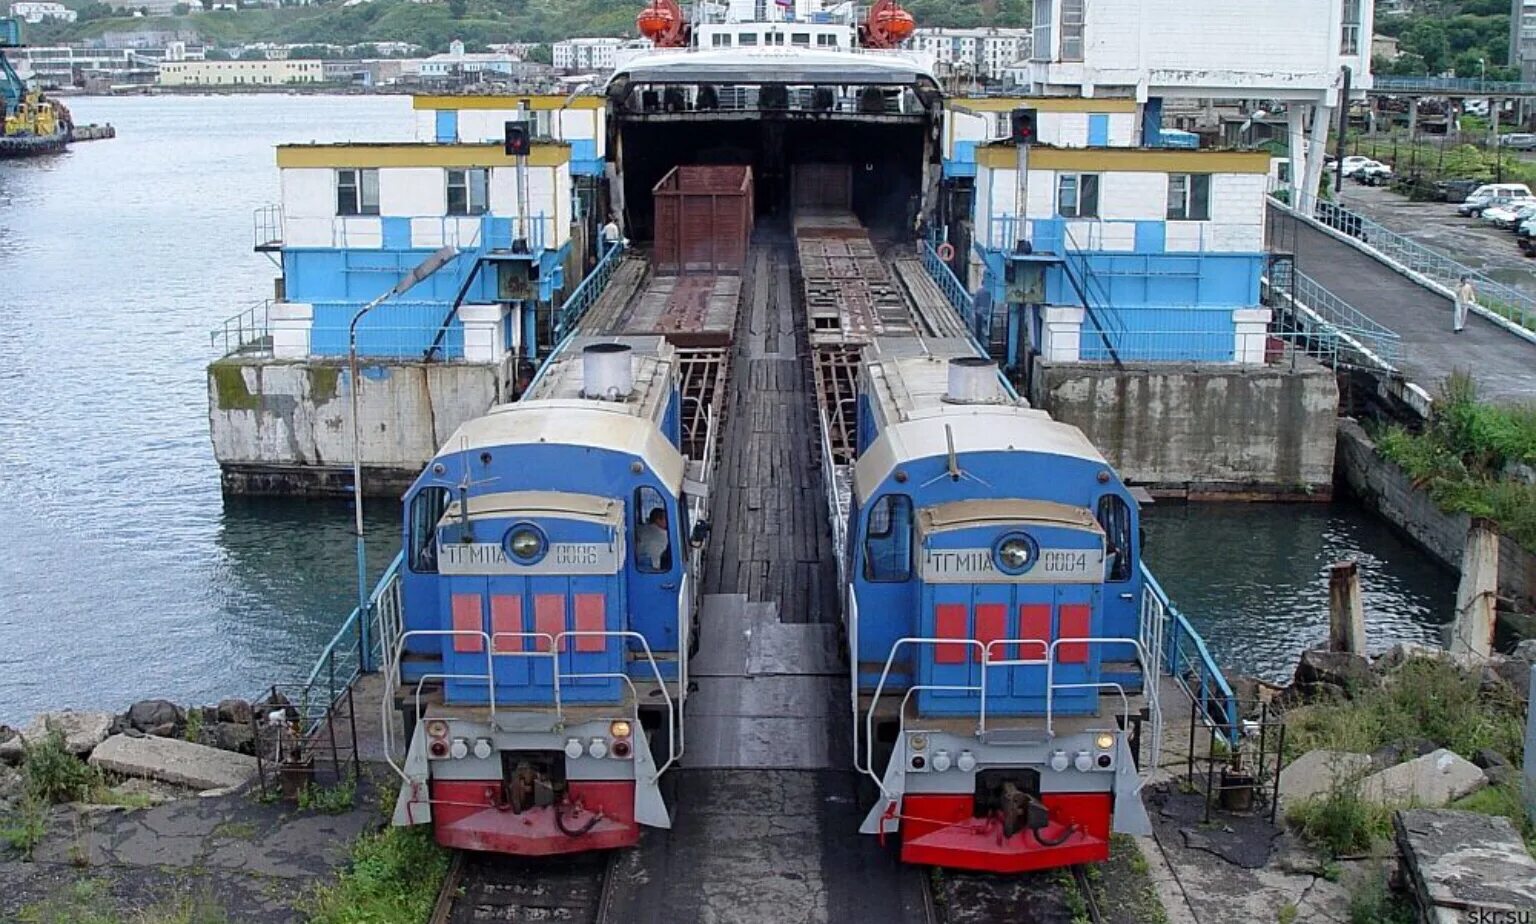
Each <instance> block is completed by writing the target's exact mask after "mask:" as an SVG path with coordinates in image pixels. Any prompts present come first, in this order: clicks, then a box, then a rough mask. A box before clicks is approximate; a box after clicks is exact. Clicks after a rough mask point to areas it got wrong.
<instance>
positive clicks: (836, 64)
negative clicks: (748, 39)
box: [608, 46, 935, 86]
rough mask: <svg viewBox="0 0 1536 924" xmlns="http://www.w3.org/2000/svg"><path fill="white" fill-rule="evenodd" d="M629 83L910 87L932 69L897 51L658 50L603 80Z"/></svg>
mask: <svg viewBox="0 0 1536 924" xmlns="http://www.w3.org/2000/svg"><path fill="white" fill-rule="evenodd" d="M626 79H627V80H629V81H630V82H632V83H652V84H667V83H689V84H692V83H723V84H733V83H744V84H756V83H782V84H808V85H815V84H844V85H853V86H872V85H886V86H913V85H915V84H917V83H919V82H927V83H935V81H934V77H933V69H932V67H931V66H929V64H928V62H927V61H926V60H924V59H923V58H922V57H920V56H918V55H914V54H911V53H908V52H902V51H871V50H867V49H861V50H858V51H853V50H833V49H821V48H799V47H793V46H790V47H782V46H772V47H766V48H765V47H761V46H759V47H753V48H721V49H713V48H710V49H683V48H658V49H656V50H654V51H652V52H649V53H645V54H640V55H637V56H636V57H634V58H633V59H631V60H629V61H627V62H625V63H623V64H621V65H620V66H619V67H618V68H617V69H616V70H614V72H613V75H612V76H611V77H610V78H609V79H608V82H609V84H610V85H612V84H613V83H614V82H615V81H619V80H626Z"/></svg>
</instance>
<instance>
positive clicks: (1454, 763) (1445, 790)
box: [1360, 748, 1488, 807]
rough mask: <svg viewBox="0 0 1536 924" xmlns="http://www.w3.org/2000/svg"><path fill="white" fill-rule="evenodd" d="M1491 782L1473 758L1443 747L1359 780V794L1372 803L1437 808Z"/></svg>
mask: <svg viewBox="0 0 1536 924" xmlns="http://www.w3.org/2000/svg"><path fill="white" fill-rule="evenodd" d="M1487 783H1488V778H1487V777H1486V776H1484V775H1483V771H1482V770H1481V769H1479V768H1478V767H1477V766H1476V765H1475V764H1473V763H1472V762H1471V761H1469V760H1466V759H1464V758H1462V757H1461V756H1460V755H1458V754H1456V753H1455V752H1453V751H1448V750H1446V749H1445V748H1441V749H1440V750H1438V751H1434V752H1432V753H1429V754H1425V755H1424V756H1423V757H1416V758H1414V759H1413V760H1410V761H1407V762H1406V763H1401V764H1398V765H1397V766H1395V767H1388V768H1387V769H1385V770H1382V771H1380V772H1378V773H1373V774H1371V775H1370V776H1368V777H1366V778H1365V779H1364V780H1362V781H1361V782H1360V794H1361V796H1362V797H1364V798H1366V799H1369V800H1371V801H1373V802H1381V803H1387V804H1391V803H1404V804H1406V803H1412V804H1415V805H1423V806H1429V807H1438V806H1442V805H1445V804H1446V803H1448V802H1452V801H1454V800H1456V799H1460V798H1461V797H1462V796H1465V795H1468V794H1470V793H1473V792H1476V791H1477V790H1479V789H1481V788H1483V786H1485V785H1486V784H1487Z"/></svg>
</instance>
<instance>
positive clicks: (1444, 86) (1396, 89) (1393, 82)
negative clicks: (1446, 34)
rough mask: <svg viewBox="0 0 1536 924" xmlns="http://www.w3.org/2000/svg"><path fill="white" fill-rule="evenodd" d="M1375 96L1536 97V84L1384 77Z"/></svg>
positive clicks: (1446, 78) (1374, 89)
mask: <svg viewBox="0 0 1536 924" xmlns="http://www.w3.org/2000/svg"><path fill="white" fill-rule="evenodd" d="M1374 80H1375V86H1374V88H1373V89H1372V90H1371V91H1369V92H1372V93H1421V94H1424V95H1427V96H1433V95H1435V94H1441V93H1453V94H1467V95H1474V96H1482V95H1495V96H1497V95H1502V96H1536V83H1523V82H1520V81H1510V80H1483V79H1480V78H1477V77H1382V76H1379V75H1378V76H1377V77H1375V78H1374Z"/></svg>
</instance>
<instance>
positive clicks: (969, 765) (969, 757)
mask: <svg viewBox="0 0 1536 924" xmlns="http://www.w3.org/2000/svg"><path fill="white" fill-rule="evenodd" d="M955 766H956V767H959V768H960V772H961V773H970V772H971V771H972V770H975V769H976V755H975V754H972V753H971V752H970V751H961V752H960V756H959V757H956V758H955Z"/></svg>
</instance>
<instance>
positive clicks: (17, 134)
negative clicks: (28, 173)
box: [0, 19, 73, 158]
mask: <svg viewBox="0 0 1536 924" xmlns="http://www.w3.org/2000/svg"><path fill="white" fill-rule="evenodd" d="M20 47H22V42H21V21H20V20H18V19H0V102H3V104H4V107H5V119H4V121H3V122H0V158H8V157H33V156H36V155H39V154H57V153H59V152H60V151H63V150H64V147H65V145H67V144H68V143H69V140H70V133H71V130H72V128H73V122H72V119H71V118H70V114H69V109H67V108H66V107H65V106H64V104H63V103H60V102H58V101H57V100H51V99H48V98H47V97H45V96H44V95H43V94H42V92H41V91H39V90H33V89H31V87H30V86H29V84H28V81H27V79H26V77H24V76H23V75H22V74H21V73H19V72H18V71H17V70H16V68H15V66H13V65H12V64H11V61H10V59H9V58H7V57H6V55H5V49H7V48H20Z"/></svg>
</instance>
